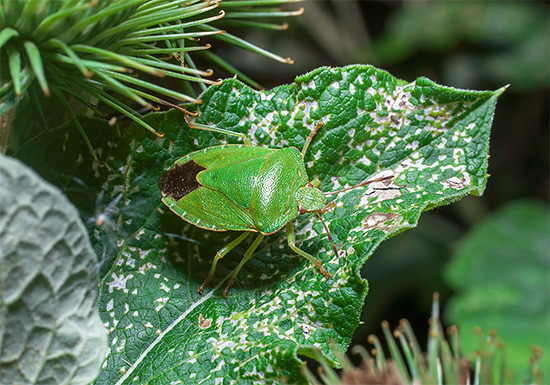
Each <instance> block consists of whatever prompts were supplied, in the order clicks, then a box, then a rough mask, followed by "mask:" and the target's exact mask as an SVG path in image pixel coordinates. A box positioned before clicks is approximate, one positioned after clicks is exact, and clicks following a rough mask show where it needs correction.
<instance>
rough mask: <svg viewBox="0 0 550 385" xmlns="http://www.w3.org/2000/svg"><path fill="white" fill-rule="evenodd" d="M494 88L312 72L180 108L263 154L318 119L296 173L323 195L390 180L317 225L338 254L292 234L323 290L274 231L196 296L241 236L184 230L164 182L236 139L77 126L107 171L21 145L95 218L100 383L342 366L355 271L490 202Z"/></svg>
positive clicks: (309, 233) (233, 257) (177, 130)
mask: <svg viewBox="0 0 550 385" xmlns="http://www.w3.org/2000/svg"><path fill="white" fill-rule="evenodd" d="M503 90H504V89H501V90H498V91H494V92H493V91H482V92H481V91H463V90H456V89H452V88H448V87H443V86H439V85H437V84H435V83H433V82H432V81H430V80H428V79H425V78H419V79H417V80H416V81H413V82H410V83H409V82H406V81H403V80H399V79H396V78H394V77H393V76H391V75H390V74H388V73H387V72H385V71H381V70H378V69H376V68H373V67H370V66H360V65H358V66H349V67H345V68H320V69H318V70H316V71H313V72H311V73H308V74H306V75H303V76H300V77H298V78H296V80H295V82H294V83H292V84H289V85H283V86H280V87H277V88H274V89H273V90H270V91H261V92H258V91H255V90H253V89H251V88H249V87H248V86H245V85H244V84H242V83H241V82H239V81H237V80H234V79H231V80H226V81H224V82H223V84H221V85H216V86H212V87H210V88H209V89H208V90H207V91H206V92H205V93H203V94H202V95H201V100H202V104H193V105H188V106H186V108H187V109H189V110H190V111H194V112H196V113H197V116H196V118H194V119H195V121H196V122H197V123H201V124H208V125H215V126H218V127H221V128H225V129H229V130H235V131H239V132H243V133H247V134H248V135H249V136H250V137H251V138H252V141H253V143H254V145H257V146H271V147H283V146H296V147H298V148H301V147H302V145H303V143H304V140H305V138H306V137H307V136H308V135H309V133H310V132H311V130H312V129H313V127H315V126H316V125H317V123H318V122H319V121H323V122H324V126H323V127H322V128H321V130H320V131H319V133H318V134H317V135H316V136H315V138H314V140H313V142H312V145H311V147H310V150H309V151H308V153H307V154H306V156H305V164H306V169H307V170H308V174H309V176H310V178H311V179H314V178H317V179H319V180H320V181H321V186H322V189H323V190H324V191H334V190H338V189H341V188H344V187H347V186H353V185H356V184H357V183H359V182H362V181H364V180H367V179H373V178H377V177H380V176H391V178H390V179H387V180H386V181H385V182H378V183H372V184H369V185H368V186H364V187H361V188H355V189H351V190H348V191H345V192H341V193H339V194H336V195H333V196H332V197H333V200H334V201H335V202H336V207H335V209H334V211H332V212H328V213H327V214H326V215H325V220H326V221H327V223H328V226H329V227H330V230H331V232H332V234H333V237H334V240H335V243H336V245H337V247H338V249H339V253H338V255H334V254H333V252H332V250H331V247H330V244H329V242H328V239H327V235H326V233H325V232H324V230H323V227H322V224H321V223H319V222H317V221H316V220H315V218H313V217H312V216H302V217H300V218H299V219H298V220H297V229H298V232H297V242H298V245H299V246H300V247H301V248H303V249H304V250H305V251H307V252H309V253H311V254H313V255H314V256H316V257H318V258H320V259H321V260H322V261H323V263H324V266H325V268H326V269H327V270H328V271H329V272H330V273H331V274H332V278H331V279H329V280H327V279H325V278H323V276H322V275H321V274H319V273H318V272H317V270H316V269H315V268H314V267H313V266H312V265H311V264H310V263H309V262H308V261H306V260H304V259H302V258H300V257H299V256H297V255H296V254H295V253H293V252H292V251H291V250H290V249H289V248H288V247H287V246H286V239H285V238H286V237H285V235H284V234H282V233H281V234H279V233H276V234H274V235H272V236H269V237H266V238H265V240H264V241H263V242H262V244H261V245H260V247H259V250H258V252H257V253H256V254H255V256H254V258H252V259H251V261H249V262H248V263H247V264H246V265H245V267H244V268H243V270H242V271H241V273H240V275H239V277H238V281H237V283H236V284H235V285H234V287H233V289H232V290H231V291H230V293H229V298H228V299H227V300H225V299H224V298H222V297H221V295H220V291H219V290H218V289H219V288H220V287H222V285H223V284H224V280H225V279H227V277H228V275H229V274H230V272H231V270H232V269H233V268H235V267H236V265H237V263H238V261H239V260H240V257H241V256H242V253H243V252H244V250H245V249H246V247H247V246H248V245H246V244H244V245H243V246H242V247H238V248H236V249H235V250H234V251H232V252H231V253H230V254H229V255H228V256H226V257H225V258H224V259H223V260H222V261H221V262H220V263H219V265H218V271H217V274H216V276H215V277H214V279H213V280H212V289H211V290H206V291H205V294H204V295H202V296H201V295H199V294H198V293H197V289H198V287H199V285H200V283H201V282H202V281H203V279H204V278H205V277H206V275H207V273H208V270H209V268H210V263H211V261H212V258H213V256H214V255H215V253H216V251H217V250H219V249H220V248H221V247H223V246H224V245H225V244H227V243H228V242H229V241H230V240H232V239H234V238H235V237H236V236H237V234H235V233H231V232H221V233H220V232H211V231H205V230H201V229H198V228H197V227H195V226H192V225H190V224H188V223H186V222H184V221H182V220H181V219H180V218H179V217H177V216H176V215H174V214H173V213H171V212H169V211H168V210H167V209H166V208H165V207H164V205H163V204H162V203H161V202H160V197H161V195H160V191H159V189H158V186H157V181H158V178H159V176H160V175H161V174H162V173H163V171H164V170H166V169H168V168H170V167H171V166H172V164H173V162H174V161H175V160H176V159H178V158H180V157H182V156H184V155H186V154H188V153H189V152H191V151H195V150H198V149H202V148H205V147H208V146H213V145H216V144H220V143H225V142H227V141H229V142H233V143H236V142H238V140H236V139H235V138H227V137H224V136H223V135H220V134H216V133H212V132H206V131H200V130H192V129H190V128H189V127H188V126H187V124H186V122H185V120H184V116H183V113H182V112H181V111H179V110H172V111H169V112H166V113H153V114H150V115H148V116H147V117H146V118H145V119H146V120H147V122H148V124H150V125H152V126H153V127H155V129H156V130H158V131H160V132H162V133H163V134H164V136H163V137H162V138H156V137H153V136H152V135H150V134H149V133H148V132H147V131H145V130H142V129H139V127H138V126H136V125H134V126H132V127H130V128H129V129H128V130H127V131H125V132H124V133H122V134H119V133H118V132H117V131H116V130H115V129H113V127H109V126H108V125H107V124H106V123H104V122H101V121H97V120H93V119H85V120H84V122H85V124H84V127H85V129H86V130H87V132H88V133H89V135H90V138H91V141H92V143H93V145H94V147H95V148H96V150H97V152H98V154H100V161H101V164H102V165H103V166H102V167H100V164H99V163H98V162H95V161H94V160H93V159H91V158H90V157H89V156H88V157H87V156H86V155H85V153H83V151H82V149H83V144H79V143H78V141H76V140H75V139H74V138H73V136H74V133H73V132H74V130H72V128H71V125H70V124H69V125H65V126H62V127H59V128H58V129H56V130H52V131H51V132H44V133H43V134H42V135H40V136H39V137H37V138H36V139H35V140H33V141H31V142H29V143H28V144H27V145H26V146H24V147H23V148H22V149H21V150H20V151H19V152H18V154H17V156H18V157H19V158H21V159H24V161H25V162H26V163H27V164H30V165H32V166H33V167H36V168H37V169H39V170H40V172H41V173H42V174H43V175H45V176H46V177H47V178H48V179H50V180H54V181H55V182H56V183H57V184H59V185H61V186H63V187H64V189H65V191H67V193H68V194H69V195H70V197H71V199H72V200H73V202H75V204H76V205H77V207H79V208H80V209H81V210H82V211H83V212H89V213H90V214H89V215H88V218H89V220H88V221H87V225H88V230H89V233H90V237H91V239H92V242H93V244H94V248H95V250H96V252H97V253H98V254H99V255H100V256H101V257H102V258H101V259H102V261H101V262H102V269H101V277H102V278H101V285H100V291H101V294H100V297H101V300H100V311H101V312H102V317H103V320H104V322H105V324H106V325H107V328H108V331H109V335H110V344H109V353H108V355H107V358H106V361H105V363H104V366H103V371H102V372H101V374H100V377H99V379H98V383H106V382H108V383H113V384H115V383H116V384H130V383H133V382H134V381H138V382H147V383H149V384H166V383H170V382H173V383H178V382H179V383H186V384H190V383H197V384H198V383H201V382H203V381H206V382H207V383H228V384H230V383H239V384H246V383H253V382H254V381H267V382H268V383H274V382H276V381H280V380H282V379H285V380H286V381H288V382H290V383H303V382H304V381H305V379H304V378H303V377H302V375H301V373H300V366H301V365H302V363H301V361H300V360H299V359H298V358H297V354H298V353H300V354H305V355H309V356H314V354H315V353H314V351H315V350H319V349H320V350H321V351H322V352H323V354H325V355H326V357H327V358H328V360H329V361H331V362H333V363H336V362H337V357H336V356H334V354H333V352H332V351H331V349H329V344H328V342H329V341H334V342H335V343H336V344H337V345H339V346H341V348H342V349H345V347H346V346H347V345H348V344H349V342H350V339H351V335H352V333H353V331H354V330H355V328H356V327H357V325H358V323H359V314H360V311H361V308H362V305H363V301H364V298H365V295H366V293H367V284H366V281H365V280H363V279H362V278H361V277H360V276H359V273H358V271H359V269H360V267H361V266H362V264H363V263H364V262H365V261H366V260H367V258H368V257H369V256H370V255H371V253H372V252H373V251H374V249H375V248H376V247H377V246H378V244H379V243H380V242H382V241H383V240H385V239H387V238H389V237H391V236H393V235H395V234H397V233H399V232H401V231H403V230H405V229H407V228H410V227H413V226H415V225H416V223H417V221H418V218H419V216H420V213H421V212H422V211H424V210H427V209H430V208H432V207H435V206H438V205H441V204H445V203H449V202H452V201H454V200H456V199H459V198H460V197H462V196H464V195H466V194H468V193H474V194H481V193H482V192H483V189H484V187H485V183H486V178H487V174H486V168H487V157H488V154H487V149H488V139H489V129H490V126H491V122H492V117H493V113H494V108H495V104H496V100H497V98H498V96H499V95H500V94H501V93H502V92H503ZM31 148H43V149H44V151H43V152H36V151H30V150H29V149H31ZM75 181H76V182H78V183H75ZM235 183H239V182H238V181H235ZM95 196H98V197H99V199H98V200H97V201H96V199H95V198H94V197H95ZM245 243H246V242H245Z"/></svg>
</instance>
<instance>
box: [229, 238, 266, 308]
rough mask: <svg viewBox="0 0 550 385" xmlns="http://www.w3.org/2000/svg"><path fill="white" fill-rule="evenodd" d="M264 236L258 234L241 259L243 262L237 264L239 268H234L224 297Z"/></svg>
mask: <svg viewBox="0 0 550 385" xmlns="http://www.w3.org/2000/svg"><path fill="white" fill-rule="evenodd" d="M263 238H264V235H263V234H258V236H257V237H256V239H254V242H252V244H251V245H250V247H249V248H248V250H246V252H245V253H244V256H243V259H241V262H239V265H238V266H237V268H236V269H235V270H233V273H232V274H231V278H229V282H228V283H227V286H226V287H225V289H223V293H222V295H223V297H224V298H227V292H228V291H229V289H230V288H231V286H232V285H233V282H235V279H237V275H238V274H239V271H240V270H241V269H242V267H243V266H244V264H245V263H246V262H247V261H248V260H249V259H250V257H252V254H254V252H255V251H256V249H257V248H258V245H259V244H260V242H261V241H262V239H263Z"/></svg>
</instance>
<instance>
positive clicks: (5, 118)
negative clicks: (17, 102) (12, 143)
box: [0, 107, 15, 154]
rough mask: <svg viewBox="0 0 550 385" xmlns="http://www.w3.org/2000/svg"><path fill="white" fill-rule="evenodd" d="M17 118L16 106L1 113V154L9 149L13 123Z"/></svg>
mask: <svg viewBox="0 0 550 385" xmlns="http://www.w3.org/2000/svg"><path fill="white" fill-rule="evenodd" d="M14 118H15V107H12V108H10V109H9V110H7V111H6V112H4V113H3V114H2V115H0V154H5V153H6V150H7V149H8V139H9V137H10V131H11V125H12V123H13V119H14Z"/></svg>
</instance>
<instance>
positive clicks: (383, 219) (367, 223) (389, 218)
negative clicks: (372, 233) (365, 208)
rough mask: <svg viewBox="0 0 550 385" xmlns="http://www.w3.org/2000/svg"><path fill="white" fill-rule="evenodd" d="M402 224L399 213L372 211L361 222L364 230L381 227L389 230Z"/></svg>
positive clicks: (385, 230)
mask: <svg viewBox="0 0 550 385" xmlns="http://www.w3.org/2000/svg"><path fill="white" fill-rule="evenodd" d="M400 224H401V216H400V215H399V214H397V213H372V214H370V215H369V216H367V217H366V218H365V219H363V221H362V222H361V228H362V229H363V231H369V230H372V229H375V228H377V229H379V230H382V231H384V232H386V233H387V232H389V231H391V230H393V229H394V228H397V227H398V226H399V225H400Z"/></svg>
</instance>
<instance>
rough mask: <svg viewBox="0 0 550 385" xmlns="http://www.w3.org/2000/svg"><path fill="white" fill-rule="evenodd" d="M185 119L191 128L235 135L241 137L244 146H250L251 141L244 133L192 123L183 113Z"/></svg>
mask: <svg viewBox="0 0 550 385" xmlns="http://www.w3.org/2000/svg"><path fill="white" fill-rule="evenodd" d="M185 121H186V122H187V124H188V125H189V127H191V128H196V129H198V130H204V131H212V132H219V133H220V134H225V135H229V136H236V137H238V138H241V139H242V140H243V141H244V144H245V145H246V146H249V147H252V141H251V140H250V138H249V137H248V135H246V134H242V133H240V132H234V131H229V130H226V129H224V128H218V127H210V126H205V125H204V124H199V123H193V122H191V121H189V118H188V117H187V115H185Z"/></svg>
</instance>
